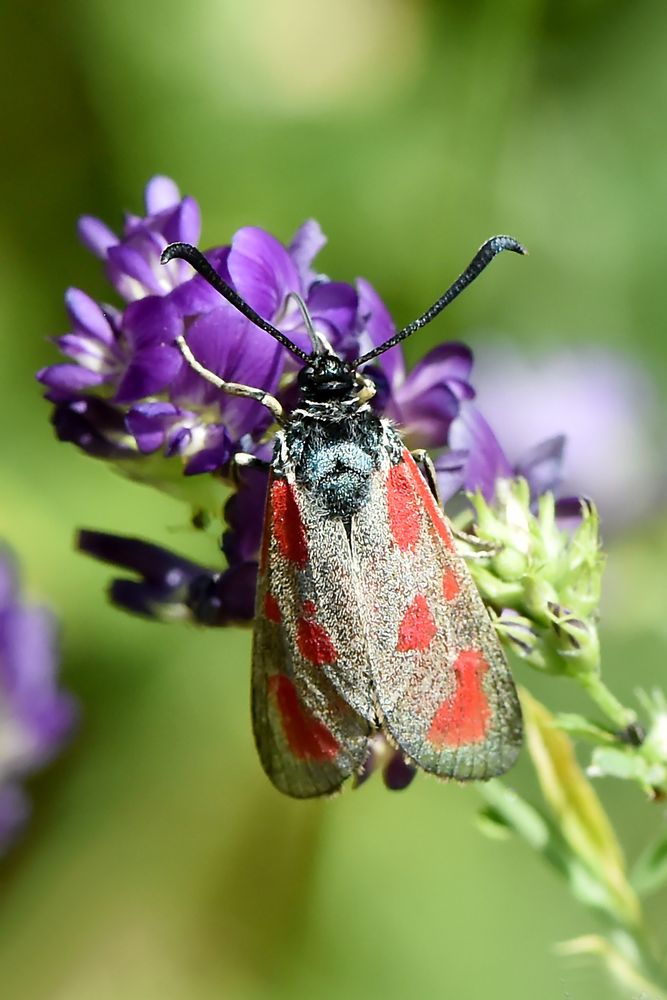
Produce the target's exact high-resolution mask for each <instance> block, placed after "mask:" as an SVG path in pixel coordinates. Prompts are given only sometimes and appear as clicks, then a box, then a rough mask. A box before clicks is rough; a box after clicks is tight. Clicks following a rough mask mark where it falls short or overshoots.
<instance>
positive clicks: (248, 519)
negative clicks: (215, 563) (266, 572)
mask: <svg viewBox="0 0 667 1000" xmlns="http://www.w3.org/2000/svg"><path fill="white" fill-rule="evenodd" d="M238 479H239V485H238V488H237V489H236V491H235V492H234V493H232V495H231V496H230V498H229V500H228V501H227V503H226V504H225V511H224V517H225V522H226V524H227V530H226V531H225V533H224V535H223V536H222V549H223V552H224V554H225V557H226V559H227V562H228V563H229V564H230V566H235V565H239V564H241V563H245V562H250V561H253V560H254V561H256V560H257V559H258V558H259V552H260V548H261V544H262V534H263V526H264V508H265V507H266V491H267V487H268V481H269V477H268V470H267V469H264V468H261V467H254V466H251V467H249V468H245V469H241V470H239V472H238Z"/></svg>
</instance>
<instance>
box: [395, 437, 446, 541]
mask: <svg viewBox="0 0 667 1000" xmlns="http://www.w3.org/2000/svg"><path fill="white" fill-rule="evenodd" d="M403 459H404V461H405V464H406V465H407V466H408V468H409V470H410V472H411V473H412V481H413V483H414V484H415V486H416V488H417V492H418V493H419V496H420V497H421V498H422V500H423V502H424V506H425V507H426V510H427V512H428V514H429V516H430V518H431V521H432V523H433V527H434V528H435V530H436V531H437V532H438V534H439V535H440V537H441V538H442V540H443V542H444V543H445V545H446V546H447V548H448V549H451V550H452V552H453V551H454V540H453V538H452V536H451V534H450V532H449V528H448V527H447V524H446V522H445V515H444V514H443V513H442V511H441V510H440V508H439V507H438V505H437V503H436V502H435V497H434V496H433V494H432V493H431V491H430V489H429V486H428V483H427V482H426V480H425V479H424V477H423V476H422V474H421V472H420V471H419V469H418V468H417V465H416V463H415V460H414V458H413V457H412V455H411V454H410V452H409V451H408V450H407V449H406V450H405V451H404V452H403Z"/></svg>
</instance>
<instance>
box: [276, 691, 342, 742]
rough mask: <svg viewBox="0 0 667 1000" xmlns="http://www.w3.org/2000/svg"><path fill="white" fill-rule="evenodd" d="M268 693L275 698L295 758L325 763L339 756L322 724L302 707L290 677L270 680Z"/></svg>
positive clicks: (334, 739) (332, 739) (328, 732)
mask: <svg viewBox="0 0 667 1000" xmlns="http://www.w3.org/2000/svg"><path fill="white" fill-rule="evenodd" d="M269 692H270V694H271V695H272V696H273V697H274V698H275V702H276V706H277V708H278V712H279V713H280V720H281V722H282V726H283V732H284V733H285V739H286V740H287V743H288V746H289V748H290V750H291V751H292V753H293V754H294V756H295V757H298V758H299V760H304V759H305V758H309V759H310V760H319V761H325V760H332V759H333V758H335V757H336V756H337V755H338V751H339V749H340V745H339V743H338V741H337V740H336V738H335V737H334V736H333V734H332V733H331V732H330V731H329V730H328V729H327V727H326V726H325V725H324V723H323V722H320V721H319V719H315V718H314V717H313V716H312V715H311V714H310V712H308V711H307V710H306V709H305V708H304V707H303V705H302V704H301V702H300V701H299V696H298V694H297V693H296V689H295V687H294V684H293V683H292V681H291V680H290V679H289V677H286V676H285V674H275V675H274V676H273V677H269Z"/></svg>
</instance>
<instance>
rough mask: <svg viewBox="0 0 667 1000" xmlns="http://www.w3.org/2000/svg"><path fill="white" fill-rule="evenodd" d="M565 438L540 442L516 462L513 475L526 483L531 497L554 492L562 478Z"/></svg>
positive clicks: (560, 437)
mask: <svg viewBox="0 0 667 1000" xmlns="http://www.w3.org/2000/svg"><path fill="white" fill-rule="evenodd" d="M564 449H565V436H564V435H563V434H558V435H557V436H556V437H552V438H549V439H548V440H546V441H541V442H540V443H539V444H537V445H535V446H534V447H532V448H531V449H530V450H529V451H528V452H527V453H526V454H525V455H523V456H522V457H521V458H520V460H519V461H518V462H517V464H516V466H515V469H514V473H515V475H517V476H523V478H524V479H526V480H527V481H528V484H529V486H530V492H531V495H532V496H534V497H538V496H540V495H541V494H542V493H546V492H547V491H550V492H552V493H553V492H555V490H556V489H557V488H558V486H559V485H560V480H561V478H562V467H563V453H564Z"/></svg>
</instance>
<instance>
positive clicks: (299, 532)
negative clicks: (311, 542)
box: [270, 479, 308, 569]
mask: <svg viewBox="0 0 667 1000" xmlns="http://www.w3.org/2000/svg"><path fill="white" fill-rule="evenodd" d="M270 495H271V510H272V515H273V516H272V523H273V533H274V535H275V536H276V541H277V542H278V548H279V549H280V552H281V554H282V555H283V556H284V558H285V559H287V560H288V561H289V562H292V563H295V564H296V565H297V566H299V567H301V568H302V569H303V567H304V566H305V565H306V563H307V562H308V546H307V545H306V533H305V531H304V528H303V522H302V520H301V514H300V513H299V508H298V506H297V503H296V500H295V499H294V492H293V490H292V487H291V486H290V484H289V483H288V482H287V480H286V479H276V480H275V482H274V483H273V485H272V486H271V494H270Z"/></svg>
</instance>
